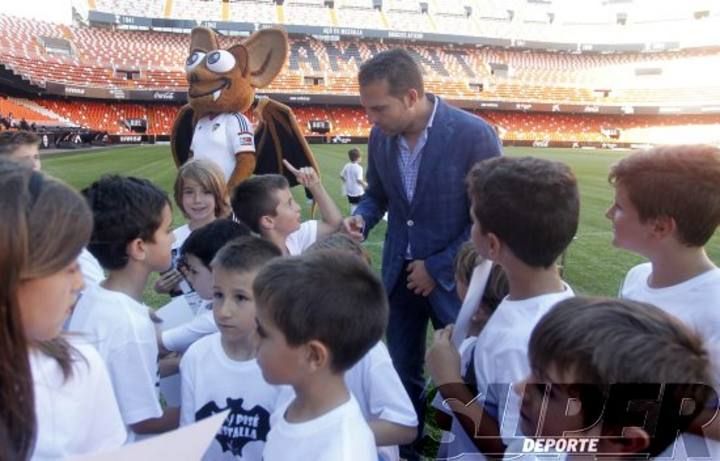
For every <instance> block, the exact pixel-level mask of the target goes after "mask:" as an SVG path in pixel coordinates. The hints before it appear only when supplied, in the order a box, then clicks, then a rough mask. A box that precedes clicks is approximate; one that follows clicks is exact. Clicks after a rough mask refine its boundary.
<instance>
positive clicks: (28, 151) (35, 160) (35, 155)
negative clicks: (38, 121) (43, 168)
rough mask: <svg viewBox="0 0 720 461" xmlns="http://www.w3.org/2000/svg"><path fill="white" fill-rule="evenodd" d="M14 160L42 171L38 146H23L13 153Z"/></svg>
mask: <svg viewBox="0 0 720 461" xmlns="http://www.w3.org/2000/svg"><path fill="white" fill-rule="evenodd" d="M12 158H14V159H16V160H19V161H21V162H23V163H25V164H26V165H28V166H31V167H32V169H33V170H35V171H40V147H39V146H38V145H37V144H22V145H20V146H18V148H17V149H15V152H13V153H12Z"/></svg>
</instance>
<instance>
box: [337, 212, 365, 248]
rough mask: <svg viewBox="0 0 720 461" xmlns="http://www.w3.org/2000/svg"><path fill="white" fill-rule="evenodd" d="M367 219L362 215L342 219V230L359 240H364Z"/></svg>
mask: <svg viewBox="0 0 720 461" xmlns="http://www.w3.org/2000/svg"><path fill="white" fill-rule="evenodd" d="M363 230H365V220H364V219H363V217H362V216H360V215H355V216H348V217H347V218H345V219H343V221H342V231H343V232H345V233H346V234H348V235H349V236H350V237H352V238H353V239H354V240H357V241H358V242H362V240H363V238H364V235H363Z"/></svg>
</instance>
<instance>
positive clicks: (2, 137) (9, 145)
mask: <svg viewBox="0 0 720 461" xmlns="http://www.w3.org/2000/svg"><path fill="white" fill-rule="evenodd" d="M39 144H40V137H39V136H38V135H36V134H35V133H31V132H29V131H23V130H9V131H0V155H12V154H14V153H15V151H16V150H17V149H18V148H19V147H21V146H27V145H32V146H37V145H39Z"/></svg>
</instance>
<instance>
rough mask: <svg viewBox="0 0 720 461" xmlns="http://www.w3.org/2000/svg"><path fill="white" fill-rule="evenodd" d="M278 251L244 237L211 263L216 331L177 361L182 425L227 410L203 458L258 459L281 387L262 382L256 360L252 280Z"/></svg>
mask: <svg viewBox="0 0 720 461" xmlns="http://www.w3.org/2000/svg"><path fill="white" fill-rule="evenodd" d="M280 256H282V253H280V250H279V249H278V248H277V247H276V246H275V245H273V244H272V243H271V242H268V241H267V240H264V239H261V238H259V237H250V236H248V237H240V238H239V239H236V240H233V241H231V242H230V243H228V244H227V245H225V246H224V247H223V248H222V249H221V250H220V251H219V252H218V253H217V255H216V256H215V259H214V260H213V262H212V268H213V271H212V278H213V286H212V290H213V292H214V294H213V316H214V317H215V323H216V324H217V326H218V328H219V330H220V332H219V333H215V334H212V335H209V336H205V337H204V338H202V339H200V340H198V341H197V342H196V343H194V344H193V345H192V346H190V348H189V349H188V351H187V352H186V353H185V355H184V356H183V359H182V361H181V362H180V374H181V376H182V406H181V416H180V423H181V424H190V423H193V422H195V421H199V420H201V419H203V418H206V417H208V416H211V415H213V414H215V413H219V412H221V411H224V410H225V409H230V414H229V415H228V417H227V419H226V420H225V422H224V423H223V426H222V427H221V428H220V431H219V432H218V433H217V434H216V436H215V439H214V441H213V442H212V444H211V445H210V447H209V448H208V451H207V452H206V455H205V457H204V459H208V460H219V459H245V460H258V461H259V460H261V459H262V452H263V447H264V446H265V441H266V440H267V435H268V431H269V430H270V415H271V414H272V413H273V411H275V408H276V407H277V406H278V404H279V403H280V398H281V395H282V392H281V391H282V387H280V386H273V385H270V384H268V383H266V382H265V380H264V379H263V377H262V372H261V371H260V367H259V366H258V363H257V360H256V359H255V350H256V347H257V336H256V335H255V328H256V326H255V305H254V301H253V294H252V283H253V281H254V279H255V276H256V275H257V272H258V271H259V270H260V268H261V267H262V266H264V265H265V264H266V263H267V262H268V261H270V260H271V259H273V258H276V257H280ZM287 392H288V389H286V393H287Z"/></svg>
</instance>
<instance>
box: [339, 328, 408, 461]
mask: <svg viewBox="0 0 720 461" xmlns="http://www.w3.org/2000/svg"><path fill="white" fill-rule="evenodd" d="M345 384H347V387H348V390H349V391H350V392H351V393H352V394H353V395H354V396H355V399H356V400H357V403H358V405H359V407H360V411H361V412H362V414H363V417H364V418H365V420H366V421H368V422H370V421H376V420H378V419H382V420H385V421H389V422H391V423H396V424H401V425H403V426H410V427H417V425H418V420H417V415H416V414H415V408H414V407H413V405H412V402H411V401H410V397H409V396H408V394H407V392H406V391H405V388H404V387H403V385H402V382H401V381H400V376H398V374H397V371H396V370H395V367H394V366H393V363H392V359H391V358H390V353H389V352H388V349H387V346H385V344H384V343H383V342H382V341H379V342H378V343H377V344H375V346H373V348H372V349H370V351H368V353H367V354H365V355H364V356H363V358H362V359H360V361H359V362H358V363H356V364H355V365H354V366H353V367H352V368H350V369H349V370H348V371H347V373H345ZM381 456H382V459H383V460H384V461H393V460H397V459H399V457H400V456H399V450H398V448H397V446H392V447H382V453H381Z"/></svg>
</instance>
